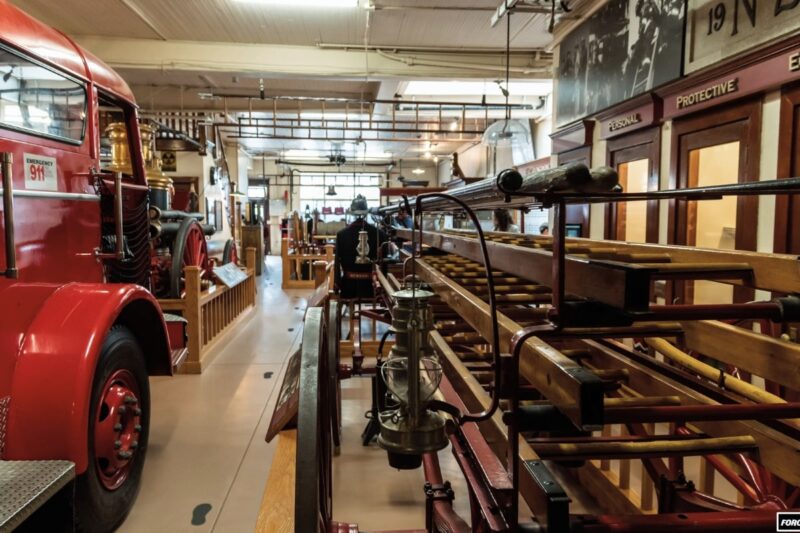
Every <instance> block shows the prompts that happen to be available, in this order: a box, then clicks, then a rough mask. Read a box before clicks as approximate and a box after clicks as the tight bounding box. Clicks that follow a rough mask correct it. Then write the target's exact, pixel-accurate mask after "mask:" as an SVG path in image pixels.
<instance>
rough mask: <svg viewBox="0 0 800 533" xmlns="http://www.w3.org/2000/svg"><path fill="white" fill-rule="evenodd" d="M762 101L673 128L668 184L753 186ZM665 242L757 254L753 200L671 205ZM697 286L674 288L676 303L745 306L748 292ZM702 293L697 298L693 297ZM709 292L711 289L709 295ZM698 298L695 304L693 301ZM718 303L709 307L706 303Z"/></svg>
mask: <svg viewBox="0 0 800 533" xmlns="http://www.w3.org/2000/svg"><path fill="white" fill-rule="evenodd" d="M760 142H761V101H760V99H758V100H750V101H747V102H745V103H743V104H739V105H734V106H732V107H726V108H724V109H722V110H718V111H713V110H712V111H711V112H708V113H704V114H703V115H701V116H698V117H693V118H689V119H685V120H682V121H676V123H675V124H674V126H673V165H672V169H671V170H672V172H673V174H672V176H671V181H673V183H675V185H676V186H677V187H678V188H685V187H697V186H702V185H713V184H720V183H745V182H748V181H756V180H758V165H759V157H760ZM670 203H671V206H670V207H671V210H670V227H671V232H670V242H673V243H676V244H682V245H689V246H701V247H711V248H735V249H737V250H755V249H756V234H757V232H756V230H757V221H758V198H757V197H755V196H741V197H738V198H737V197H726V198H723V199H721V200H704V201H702V202H697V201H684V200H676V201H672V202H670ZM710 283H712V282H697V283H685V284H676V287H675V292H674V294H673V298H677V300H675V301H677V302H678V303H692V302H695V300H698V301H697V302H696V303H725V302H728V301H748V300H750V299H752V296H753V293H752V290H748V289H742V288H741V287H737V288H735V289H730V288H727V287H728V286H723V285H722V284H718V283H713V284H712V285H709V284H710ZM695 287H697V288H698V291H699V290H700V288H701V287H702V291H701V292H702V294H700V293H698V294H697V295H696V294H695ZM712 287H716V288H715V289H713V288H712ZM696 296H697V298H696ZM713 298H717V299H721V301H715V302H711V301H708V300H709V299H713Z"/></svg>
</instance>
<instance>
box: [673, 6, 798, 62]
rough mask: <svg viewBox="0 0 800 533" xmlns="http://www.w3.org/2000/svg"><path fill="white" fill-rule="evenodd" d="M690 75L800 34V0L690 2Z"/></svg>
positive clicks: (688, 37) (687, 38)
mask: <svg viewBox="0 0 800 533" xmlns="http://www.w3.org/2000/svg"><path fill="white" fill-rule="evenodd" d="M687 20H688V29H687V32H686V66H685V71H686V73H687V74H688V73H690V72H694V71H696V70H698V69H701V68H703V67H707V66H709V65H713V64H714V63H718V62H719V61H722V60H725V59H727V58H729V57H733V56H735V55H736V54H740V53H742V52H746V51H747V50H750V49H752V48H755V47H757V46H760V45H764V44H767V43H769V42H772V41H775V40H777V39H779V38H783V37H789V36H791V35H794V34H800V0H711V1H709V0H689V4H688V17H687Z"/></svg>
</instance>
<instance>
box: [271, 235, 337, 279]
mask: <svg viewBox="0 0 800 533" xmlns="http://www.w3.org/2000/svg"><path fill="white" fill-rule="evenodd" d="M293 242H294V241H292V240H290V239H282V240H281V259H282V262H283V279H282V284H281V286H282V288H284V289H314V288H316V287H317V283H316V281H315V280H314V272H313V270H312V265H313V264H314V262H316V261H325V262H326V263H328V264H332V263H333V259H334V257H333V255H334V246H333V245H332V244H326V245H325V246H324V247H322V248H324V251H325V253H318V254H310V253H305V248H299V247H295V246H294V245H293V244H292V243H293ZM306 268H307V269H308V274H309V275H308V279H303V277H304V276H303V270H304V269H306ZM329 284H330V286H331V287H333V269H331V270H330V272H329Z"/></svg>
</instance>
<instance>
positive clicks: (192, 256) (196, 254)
mask: <svg viewBox="0 0 800 533" xmlns="http://www.w3.org/2000/svg"><path fill="white" fill-rule="evenodd" d="M183 265H184V266H199V267H201V268H203V269H206V268H208V249H207V248H206V238H205V235H203V229H202V228H201V227H200V225H199V224H194V225H192V228H191V230H189V235H187V236H186V248H184V251H183Z"/></svg>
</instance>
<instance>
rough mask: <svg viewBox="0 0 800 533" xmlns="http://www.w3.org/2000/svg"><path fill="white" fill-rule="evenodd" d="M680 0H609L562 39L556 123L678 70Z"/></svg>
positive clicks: (681, 31)
mask: <svg viewBox="0 0 800 533" xmlns="http://www.w3.org/2000/svg"><path fill="white" fill-rule="evenodd" d="M685 18H686V2H685V0H611V1H610V2H609V3H608V4H606V5H605V6H603V7H602V8H601V9H600V10H599V11H597V12H596V13H594V14H593V15H592V16H591V17H589V18H588V19H587V20H586V21H585V22H584V23H583V24H581V25H580V26H579V27H578V28H577V29H576V30H574V31H573V32H572V33H570V34H569V35H568V36H567V37H566V38H565V39H564V40H563V41H562V42H561V47H560V52H559V64H558V97H557V98H558V104H557V122H558V126H562V125H564V124H568V123H570V122H573V121H575V120H578V119H580V118H583V117H585V116H586V115H590V114H592V113H595V112H597V111H600V110H602V109H605V108H607V107H610V106H612V105H614V104H617V103H619V102H622V101H623V100H626V99H628V98H631V97H633V96H636V95H639V94H642V93H644V92H646V91H649V90H651V89H653V88H654V87H658V86H659V85H663V84H664V83H666V82H668V81H671V80H674V79H675V78H677V77H679V76H680V75H681V68H682V64H683V40H684V38H683V35H684V21H685Z"/></svg>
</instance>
